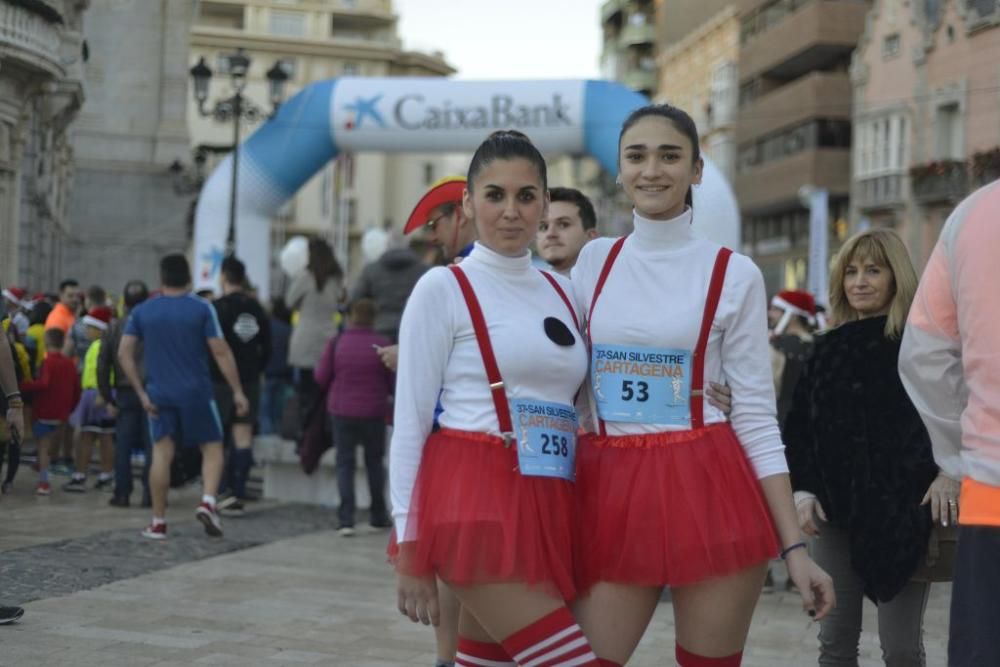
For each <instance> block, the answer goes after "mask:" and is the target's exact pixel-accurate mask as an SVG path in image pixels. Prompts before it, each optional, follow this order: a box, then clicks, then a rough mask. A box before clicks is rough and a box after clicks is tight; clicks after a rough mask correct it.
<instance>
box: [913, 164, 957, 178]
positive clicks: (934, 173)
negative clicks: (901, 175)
mask: <svg viewBox="0 0 1000 667" xmlns="http://www.w3.org/2000/svg"><path fill="white" fill-rule="evenodd" d="M963 167H964V164H963V163H962V161H961V160H934V161H932V162H925V163H924V164H915V165H913V166H912V167H910V178H912V179H913V180H914V181H922V180H925V179H927V178H940V177H942V176H947V175H948V174H952V173H954V172H955V171H957V170H959V169H961V168H963Z"/></svg>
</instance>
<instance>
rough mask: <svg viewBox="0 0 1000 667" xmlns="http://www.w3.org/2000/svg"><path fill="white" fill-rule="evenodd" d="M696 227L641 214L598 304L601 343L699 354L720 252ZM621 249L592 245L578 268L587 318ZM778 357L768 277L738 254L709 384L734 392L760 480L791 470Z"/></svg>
mask: <svg viewBox="0 0 1000 667" xmlns="http://www.w3.org/2000/svg"><path fill="white" fill-rule="evenodd" d="M695 215H697V213H695ZM691 220H692V212H691V210H690V209H688V210H687V211H685V212H684V213H683V214H681V215H680V216H678V217H677V218H674V219H673V220H666V221H652V220H646V219H644V218H642V217H640V216H639V215H638V214H636V215H635V218H634V227H635V231H634V233H633V234H632V235H631V236H629V238H628V239H627V240H626V241H625V245H624V246H623V247H622V251H621V254H619V255H618V258H617V260H616V261H615V264H614V266H613V268H612V269H611V273H610V275H609V277H608V279H607V282H606V283H605V284H604V288H603V291H602V292H601V295H600V296H599V298H598V300H597V307H596V309H595V311H594V314H593V320H592V321H591V323H590V333H591V337H592V343H593V344H595V345H598V344H609V345H612V344H613V345H634V346H637V347H646V348H651V347H652V348H670V349H685V350H694V348H695V345H696V343H697V341H698V334H699V332H700V330H701V321H702V315H703V313H704V309H705V299H706V297H707V295H708V286H709V282H710V281H711V276H712V268H713V266H714V265H715V258H716V255H717V254H718V251H719V248H720V246H719V245H717V244H715V243H712V242H711V241H708V240H706V239H703V238H700V237H698V236H696V235H695V234H694V232H693V231H692V229H691ZM613 244H614V240H613V239H595V240H594V241H591V242H590V243H588V244H587V245H585V246H584V247H583V251H582V252H581V253H580V257H579V259H578V260H577V263H576V266H575V267H574V269H573V287H574V291H575V293H576V295H577V299H578V301H579V305H580V309H581V310H582V311H583V312H584V314H585V315H586V314H588V313H589V312H590V302H591V300H592V299H593V296H594V288H595V287H596V285H597V280H598V277H599V276H600V273H601V268H602V267H603V266H604V261H605V259H607V256H608V253H609V252H610V250H611V246H612V245H613ZM770 359H771V357H770V350H769V346H768V341H767V298H766V294H765V291H764V280H763V277H762V276H761V273H760V270H759V269H758V268H757V266H756V265H755V264H754V263H753V262H752V261H751V260H750V259H749V258H747V257H745V256H743V255H739V254H735V253H734V254H733V256H732V257H731V258H730V261H729V267H728V270H727V271H726V279H725V282H724V283H723V290H722V296H721V299H720V301H719V307H718V310H717V311H716V314H715V320H714V321H713V323H712V330H711V333H710V335H709V338H708V347H707V350H706V356H705V386H708V383H709V382H710V381H714V382H725V383H728V384H729V386H730V387H731V388H732V390H733V411H732V415H731V416H730V419H731V421H732V425H733V429H734V430H735V432H736V435H737V437H738V438H739V441H740V443H741V444H742V445H743V447H744V449H745V450H746V453H747V457H748V458H749V459H750V462H751V464H752V465H753V467H754V470H755V471H756V474H757V477H758V478H763V477H767V476H769V475H775V474H780V473H787V472H788V464H787V462H786V461H785V455H784V445H783V444H782V442H781V435H780V432H779V430H778V422H777V418H776V407H775V398H774V382H773V379H772V376H771V362H770ZM592 392H593V390H592V389H591V394H592ZM704 414H705V423H706V424H712V423H716V422H721V421H725V415H723V413H722V412H721V411H720V410H718V409H716V408H714V407H712V406H711V405H709V404H708V402H707V401H706V402H705V412H704ZM605 427H606V430H607V433H608V434H609V435H628V434H639V433H657V432H663V431H673V430H685V429H687V428H689V426H685V425H680V424H673V425H671V424H641V423H633V422H606V424H605Z"/></svg>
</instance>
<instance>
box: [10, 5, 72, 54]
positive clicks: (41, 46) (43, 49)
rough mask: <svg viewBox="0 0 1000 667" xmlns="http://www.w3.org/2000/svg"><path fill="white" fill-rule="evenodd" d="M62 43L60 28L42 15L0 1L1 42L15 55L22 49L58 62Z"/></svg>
mask: <svg viewBox="0 0 1000 667" xmlns="http://www.w3.org/2000/svg"><path fill="white" fill-rule="evenodd" d="M60 43H61V39H60V36H59V30H58V29H57V28H56V27H55V26H53V25H52V24H51V23H49V22H48V21H46V20H45V19H43V18H42V17H41V16H38V15H37V14H35V13H33V12H29V11H28V10H27V9H24V8H22V7H17V6H14V5H9V4H7V3H5V2H4V3H0V44H4V45H5V46H6V47H7V49H8V50H12V51H13V52H14V54H15V55H16V53H17V50H18V49H20V50H22V51H27V52H28V53H30V54H32V55H33V56H36V57H38V58H41V59H43V60H45V61H47V62H50V63H58V61H59V46H60ZM11 47H13V48H11Z"/></svg>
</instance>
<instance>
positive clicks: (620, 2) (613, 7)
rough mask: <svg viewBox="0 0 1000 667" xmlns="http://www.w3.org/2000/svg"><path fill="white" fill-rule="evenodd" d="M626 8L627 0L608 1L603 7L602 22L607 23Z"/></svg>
mask: <svg viewBox="0 0 1000 667" xmlns="http://www.w3.org/2000/svg"><path fill="white" fill-rule="evenodd" d="M624 8H625V0H607V2H605V3H604V4H603V5H601V21H602V22H607V21H609V20H611V18H612V17H614V15H615V14H618V13H619V12H621V11H622V9H624Z"/></svg>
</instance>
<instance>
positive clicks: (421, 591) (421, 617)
mask: <svg viewBox="0 0 1000 667" xmlns="http://www.w3.org/2000/svg"><path fill="white" fill-rule="evenodd" d="M397 590H398V593H399V613H401V614H402V615H403V616H409V618H410V620H411V621H413V622H414V623H423V624H424V625H433V626H435V627H437V625H438V623H440V621H441V612H440V609H439V607H438V592H437V580H436V579H435V578H434V577H411V576H409V575H406V574H400V575H398V576H397Z"/></svg>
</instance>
